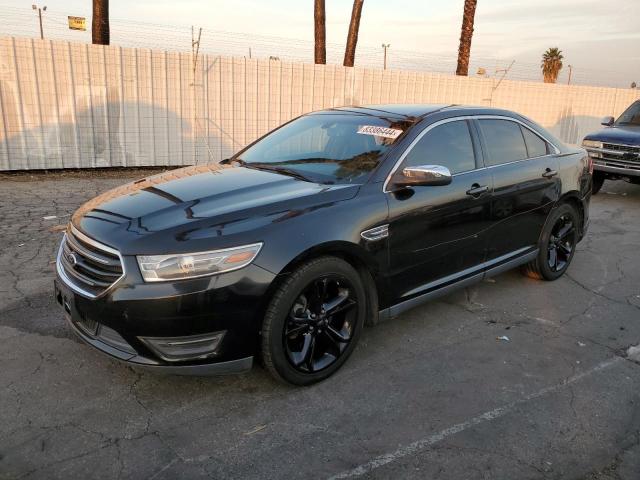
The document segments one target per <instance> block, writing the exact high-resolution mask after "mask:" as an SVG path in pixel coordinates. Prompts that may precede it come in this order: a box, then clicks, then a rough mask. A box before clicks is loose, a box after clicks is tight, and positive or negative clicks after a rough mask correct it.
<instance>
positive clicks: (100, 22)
mask: <svg viewBox="0 0 640 480" xmlns="http://www.w3.org/2000/svg"><path fill="white" fill-rule="evenodd" d="M91 40H92V42H93V43H97V44H99V45H109V41H110V38H109V0H93V20H92V22H91Z"/></svg>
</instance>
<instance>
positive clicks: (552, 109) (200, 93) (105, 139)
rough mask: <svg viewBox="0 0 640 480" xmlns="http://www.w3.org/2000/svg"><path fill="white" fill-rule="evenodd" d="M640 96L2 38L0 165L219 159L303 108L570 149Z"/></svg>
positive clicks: (10, 167)
mask: <svg viewBox="0 0 640 480" xmlns="http://www.w3.org/2000/svg"><path fill="white" fill-rule="evenodd" d="M639 98H640V91H638V90H632V89H615V88H605V87H585V86H573V85H571V86H567V85H550V84H543V83H534V82H521V81H510V80H506V79H505V80H504V81H502V82H501V83H500V84H499V85H498V79H490V78H474V77H456V76H454V75H442V74H432V73H422V72H415V71H396V70H379V69H367V68H357V67H356V68H347V67H342V66H337V65H313V64H304V63H288V62H280V61H277V60H266V59H265V60H256V59H247V58H243V57H241V58H227V57H220V56H210V55H199V56H198V57H197V58H196V59H195V61H194V56H193V55H192V54H191V53H179V52H167V51H159V50H158V51H156V50H148V49H133V48H121V47H117V46H106V47H105V46H100V45H90V44H85V43H72V42H64V41H49V40H37V39H28V38H16V37H0V170H24V169H57V168H92V167H116V166H118V167H119V166H154V165H157V166H165V165H189V164H197V163H204V162H209V161H220V160H222V159H223V158H226V157H228V156H230V155H231V154H232V153H234V152H235V151H237V150H238V149H239V148H241V147H242V146H244V145H246V144H247V143H249V142H251V141H252V140H254V139H255V138H257V137H258V136H260V135H262V134H264V133H266V132H267V131H269V130H270V129H272V128H274V127H276V126H278V125H279V124H281V123H283V122H285V121H287V120H289V119H291V118H293V117H295V116H298V115H300V114H302V113H305V112H309V111H312V110H318V109H322V108H326V107H331V106H339V105H366V104H375V103H464V104H473V105H491V106H495V107H502V108H508V109H511V110H515V111H518V112H520V113H522V114H524V115H527V116H528V117H530V118H532V119H534V120H536V121H538V122H539V123H541V124H542V125H544V126H545V127H547V128H549V129H550V130H551V131H552V132H554V133H555V134H556V135H557V136H559V137H560V138H562V139H563V140H564V141H566V142H569V143H579V142H580V141H581V139H582V137H584V135H586V134H587V133H588V132H589V131H592V130H594V129H596V128H598V127H599V121H600V118H601V117H603V116H605V115H614V116H616V115H619V114H620V113H621V112H622V111H623V110H624V109H625V108H626V107H627V106H628V105H629V104H630V103H631V102H633V101H634V100H637V99H639Z"/></svg>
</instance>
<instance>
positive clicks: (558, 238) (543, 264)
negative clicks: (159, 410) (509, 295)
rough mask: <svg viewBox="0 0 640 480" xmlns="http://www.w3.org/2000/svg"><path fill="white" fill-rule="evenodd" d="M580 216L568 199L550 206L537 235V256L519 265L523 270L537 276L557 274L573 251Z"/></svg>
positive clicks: (565, 269) (555, 276)
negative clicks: (542, 226) (553, 206)
mask: <svg viewBox="0 0 640 480" xmlns="http://www.w3.org/2000/svg"><path fill="white" fill-rule="evenodd" d="M580 218H581V217H580V215H579V214H578V212H577V211H576V209H575V207H573V205H571V204H569V203H563V204H561V205H559V206H558V207H556V208H555V209H553V210H552V211H551V213H550V214H549V217H548V218H547V222H546V224H545V226H544V229H543V230H542V234H541V235H540V242H539V244H538V256H537V257H536V258H535V260H532V261H531V262H529V263H527V264H526V265H524V266H523V267H522V271H523V273H524V274H525V275H527V276H529V277H531V278H536V279H538V280H556V279H558V278H560V277H561V276H562V275H563V274H564V272H566V271H567V268H569V264H570V263H571V260H572V259H573V256H574V255H575V251H576V245H577V243H578V239H579V236H580V235H579V232H580V230H579V228H580V223H579V222H580Z"/></svg>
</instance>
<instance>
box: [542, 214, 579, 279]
mask: <svg viewBox="0 0 640 480" xmlns="http://www.w3.org/2000/svg"><path fill="white" fill-rule="evenodd" d="M575 245H576V227H575V225H574V223H573V219H572V218H571V216H570V215H569V214H564V215H562V216H560V218H558V219H557V220H556V222H555V224H554V225H553V228H552V229H551V236H550V237H549V245H548V247H547V263H548V265H549V268H550V269H551V271H552V272H560V271H563V270H564V269H565V268H566V267H567V265H568V264H569V261H570V260H571V256H572V255H573V249H574V248H575Z"/></svg>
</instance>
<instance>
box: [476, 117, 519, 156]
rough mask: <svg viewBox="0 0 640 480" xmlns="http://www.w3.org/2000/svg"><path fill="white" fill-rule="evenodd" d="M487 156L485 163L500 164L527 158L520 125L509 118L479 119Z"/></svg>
mask: <svg viewBox="0 0 640 480" xmlns="http://www.w3.org/2000/svg"><path fill="white" fill-rule="evenodd" d="M479 125H480V130H481V131H482V136H483V137H484V140H485V143H486V147H487V153H488V155H487V156H488V158H485V165H487V166H490V165H500V164H503V163H509V162H515V161H516V160H523V159H525V158H527V147H526V146H525V143H524V137H523V136H522V132H521V130H520V125H519V124H518V123H516V122H511V121H509V120H490V119H487V120H480V121H479Z"/></svg>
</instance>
